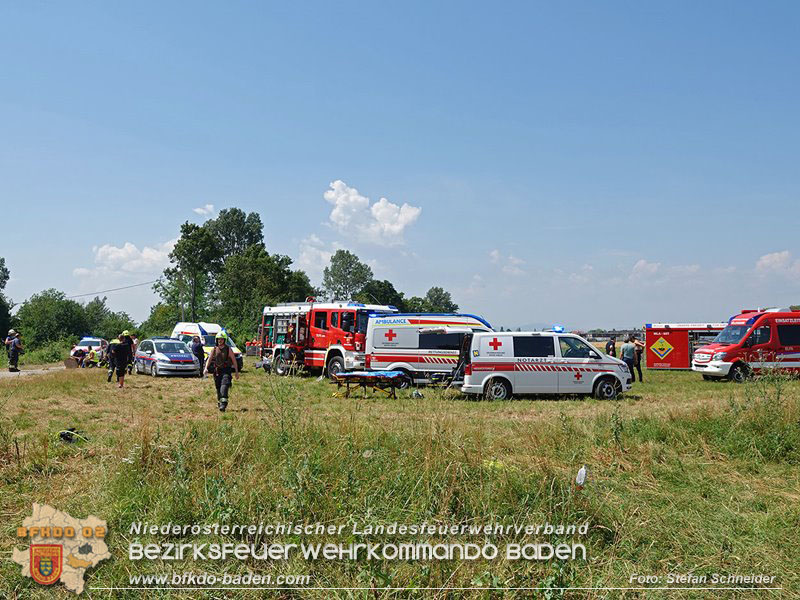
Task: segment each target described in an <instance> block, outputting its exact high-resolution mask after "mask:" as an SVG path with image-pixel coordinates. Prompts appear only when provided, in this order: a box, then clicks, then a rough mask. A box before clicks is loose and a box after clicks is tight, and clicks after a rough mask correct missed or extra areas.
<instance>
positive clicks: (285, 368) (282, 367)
mask: <svg viewBox="0 0 800 600" xmlns="http://www.w3.org/2000/svg"><path fill="white" fill-rule="evenodd" d="M272 365H273V367H272V368H273V370H274V371H275V375H278V376H279V377H285V376H286V375H288V374H289V362H288V361H287V360H286V358H285V357H284V356H283V354H281V355H279V356H276V357H275V362H273V363H272Z"/></svg>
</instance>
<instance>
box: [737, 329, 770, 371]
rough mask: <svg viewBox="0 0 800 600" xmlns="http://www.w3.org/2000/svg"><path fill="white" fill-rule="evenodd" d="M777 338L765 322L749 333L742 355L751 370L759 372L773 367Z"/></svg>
mask: <svg viewBox="0 0 800 600" xmlns="http://www.w3.org/2000/svg"><path fill="white" fill-rule="evenodd" d="M777 338H778V336H777V335H774V334H773V331H772V323H771V322H770V321H765V322H764V323H762V324H761V325H759V326H758V327H756V328H755V329H753V330H752V331H751V332H750V334H749V335H748V336H747V337H746V338H745V340H744V355H745V361H746V362H747V364H748V365H750V368H751V369H754V370H759V369H761V368H765V367H771V366H773V365H774V363H775V354H776V352H775V350H776V346H777V344H778V339H777Z"/></svg>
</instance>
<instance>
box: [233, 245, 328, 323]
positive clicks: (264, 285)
mask: <svg viewBox="0 0 800 600" xmlns="http://www.w3.org/2000/svg"><path fill="white" fill-rule="evenodd" d="M291 264H292V259H290V258H289V257H288V256H283V255H280V254H272V255H270V254H269V253H268V252H267V251H266V250H265V249H264V247H263V246H262V245H261V244H254V245H252V246H250V247H249V248H247V249H246V250H245V251H244V252H243V253H241V254H237V255H233V256H231V257H229V258H228V259H227V260H226V261H225V266H224V267H223V269H222V272H221V273H220V275H219V278H218V291H219V298H220V304H219V309H218V315H219V318H220V321H221V322H224V323H225V325H226V327H227V328H228V329H229V330H231V331H232V332H233V333H234V334H235V335H236V336H239V337H248V338H249V337H252V336H253V335H254V334H255V333H256V330H257V327H258V323H259V322H260V321H261V313H262V311H263V309H264V306H266V305H274V304H277V303H278V302H290V301H301V300H304V299H305V298H306V296H309V295H311V294H313V291H314V290H313V288H312V286H311V283H310V282H309V281H308V277H306V275H305V273H302V272H301V271H292V270H291V268H290V267H291Z"/></svg>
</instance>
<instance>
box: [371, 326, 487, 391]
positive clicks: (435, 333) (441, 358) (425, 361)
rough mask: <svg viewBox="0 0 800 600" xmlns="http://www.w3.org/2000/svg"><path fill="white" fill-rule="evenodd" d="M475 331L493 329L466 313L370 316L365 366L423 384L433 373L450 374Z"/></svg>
mask: <svg viewBox="0 0 800 600" xmlns="http://www.w3.org/2000/svg"><path fill="white" fill-rule="evenodd" d="M477 331H480V332H483V331H492V326H491V325H489V323H487V322H486V321H485V320H484V319H482V318H481V317H478V316H475V315H467V314H440V313H414V314H396V315H383V316H380V315H379V316H371V317H370V318H369V321H368V323H367V335H366V351H365V357H364V364H365V367H366V368H367V369H369V370H372V371H405V372H406V373H407V374H408V376H409V379H410V380H412V381H414V382H417V383H424V382H427V381H429V380H430V376H431V375H432V374H434V373H447V374H449V373H451V372H452V370H453V368H454V367H455V366H456V363H457V362H458V356H459V352H460V351H461V348H462V345H463V341H464V336H465V335H467V334H472V333H474V332H477Z"/></svg>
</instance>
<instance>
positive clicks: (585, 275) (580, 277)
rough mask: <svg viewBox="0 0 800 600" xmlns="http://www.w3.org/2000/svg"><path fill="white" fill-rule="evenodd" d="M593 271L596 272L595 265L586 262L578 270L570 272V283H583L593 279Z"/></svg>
mask: <svg viewBox="0 0 800 600" xmlns="http://www.w3.org/2000/svg"><path fill="white" fill-rule="evenodd" d="M593 272H594V267H593V266H592V265H589V264H586V265H583V266H582V267H581V268H580V270H579V271H578V272H576V273H570V274H569V277H568V278H567V279H569V281H570V283H575V284H579V285H583V284H586V283H589V281H591V279H592V273H593Z"/></svg>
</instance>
